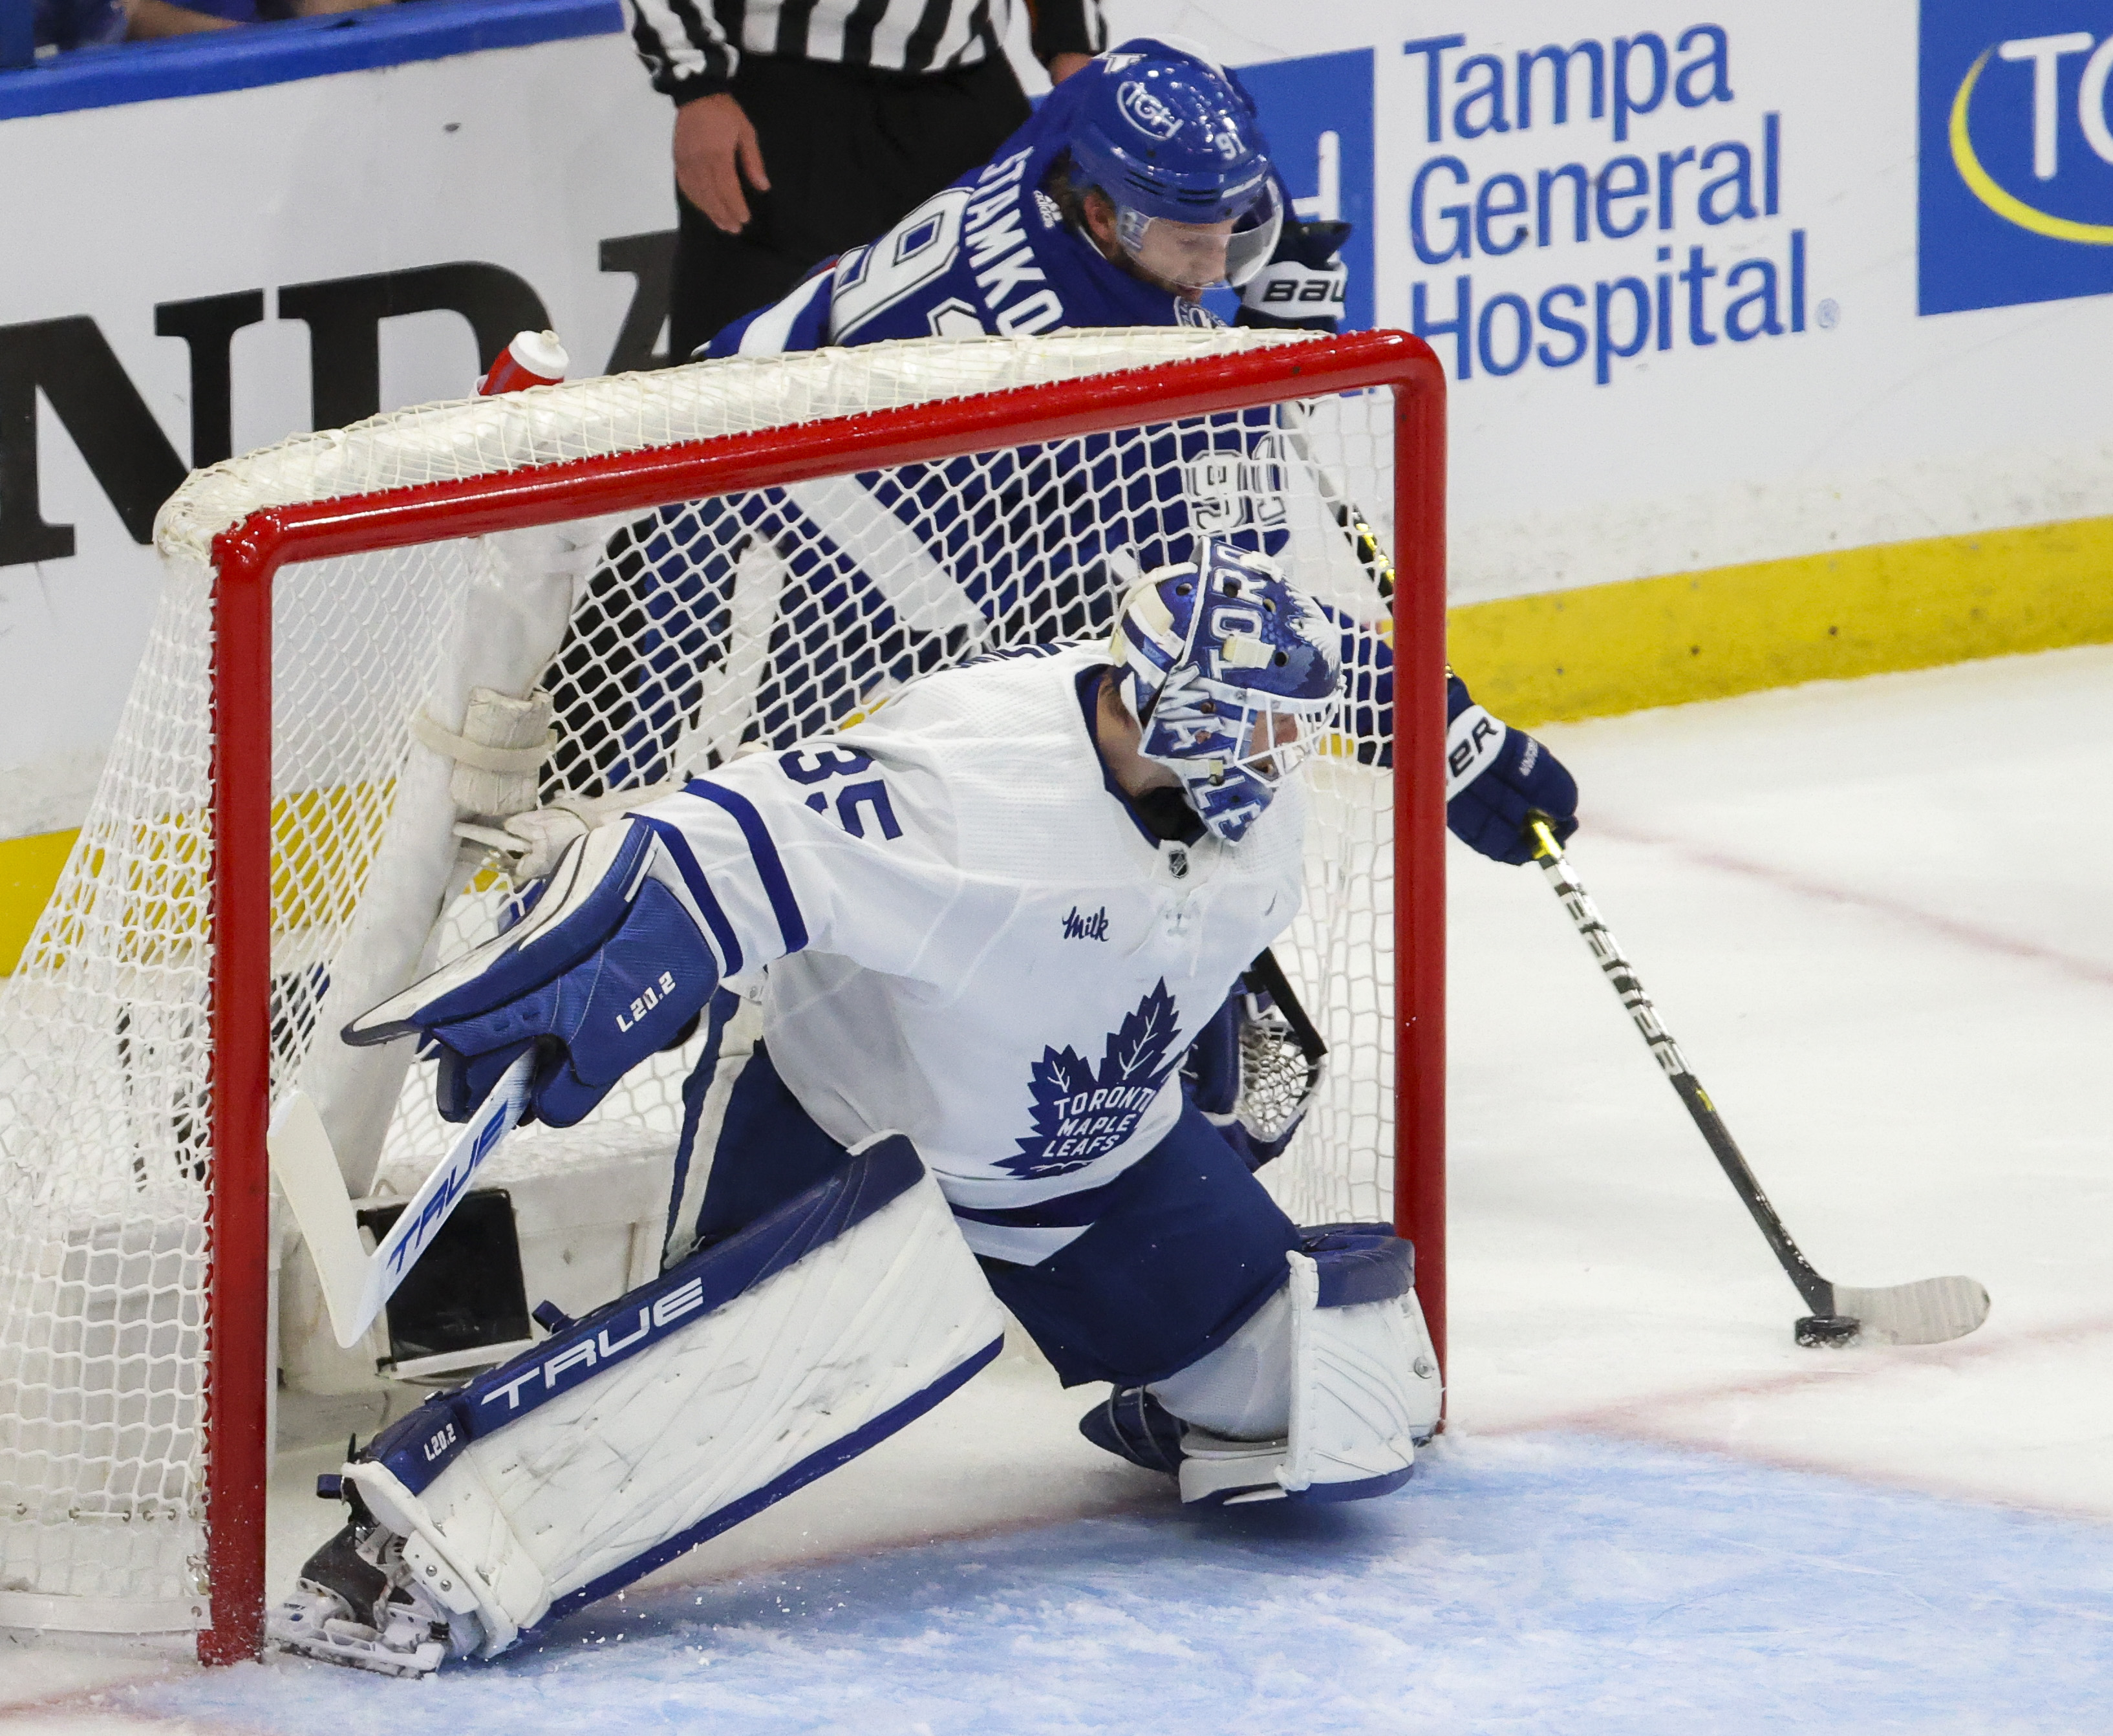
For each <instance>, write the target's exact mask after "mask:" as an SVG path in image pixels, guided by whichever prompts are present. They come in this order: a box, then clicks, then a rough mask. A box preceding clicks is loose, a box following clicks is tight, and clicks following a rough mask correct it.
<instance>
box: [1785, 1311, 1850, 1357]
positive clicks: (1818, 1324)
mask: <svg viewBox="0 0 2113 1736" xmlns="http://www.w3.org/2000/svg"><path fill="white" fill-rule="evenodd" d="M1863 1330H1864V1323H1863V1322H1862V1321H1860V1320H1859V1319H1858V1318H1856V1317H1855V1315H1854V1314H1807V1315H1806V1316H1805V1318H1803V1319H1802V1320H1800V1321H1799V1322H1798V1323H1797V1327H1796V1332H1797V1341H1798V1342H1799V1343H1800V1344H1801V1345H1805V1346H1806V1347H1807V1348H1808V1349H1810V1347H1811V1346H1813V1345H1837V1346H1838V1345H1851V1344H1854V1343H1855V1341H1856V1337H1857V1335H1858V1334H1859V1333H1860V1332H1862V1331H1863Z"/></svg>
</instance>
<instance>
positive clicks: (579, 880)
mask: <svg viewBox="0 0 2113 1736" xmlns="http://www.w3.org/2000/svg"><path fill="white" fill-rule="evenodd" d="M719 975H720V970H719V958H718V956H717V954H716V953H714V951H713V949H712V946H711V943H710V941H709V940H708V939H706V938H705V919H704V916H703V915H702V913H701V911H699V910H698V908H697V905H696V900H695V898H693V897H692V896H691V893H690V890H689V889H688V887H687V886H686V885H685V884H683V881H682V875H681V872H680V871H679V870H678V868H677V867H676V866H675V863H674V862H673V860H672V859H671V858H670V857H669V853H668V847H667V845H666V844H665V843H664V842H663V840H662V838H661V836H660V834H659V832H658V831H656V830H655V828H654V827H653V826H652V825H650V824H649V823H647V822H646V821H644V820H627V821H625V822H623V823H622V824H620V825H608V826H602V827H599V828H597V829H595V830H593V831H591V832H589V833H588V834H586V836H585V837H583V838H579V839H577V840H576V841H575V842H574V843H572V844H571V845H570V846H569V847H568V848H567V849H566V851H565V852H564V855H563V857H560V858H559V862H558V866H557V867H556V869H555V870H554V872H553V873H552V874H551V875H550V879H549V881H548V882H547V883H546V884H545V885H544V886H542V887H541V889H540V895H539V896H538V897H536V900H535V902H534V903H533V904H532V906H531V907H530V908H529V910H528V911H527V914H526V915H525V916H523V917H522V919H521V920H520V921H519V922H518V923H517V924H516V925H514V926H513V927H512V928H510V929H509V930H507V931H506V932H505V933H504V934H501V935H500V936H499V937H498V938H497V939H494V940H491V941H487V942H486V943H485V944H484V945H482V946H481V947H478V948H475V949H474V950H473V951H472V952H469V953H465V954H464V955H463V957H461V958H459V959H457V960H456V961H455V962H454V963H453V964H450V965H445V966H442V967H441V968H440V970H438V971H434V972H433V973H432V974H431V975H429V976H427V977H426V978H424V979H423V980H421V981H419V982H416V983H413V984H412V985H411V986H410V987H409V988H408V989H405V990H404V992H403V993H402V994H398V995H395V996H393V997H391V998H390V999H388V1000H386V1001H384V1002H382V1003H381V1005H380V1006H378V1007H373V1008H372V1009H371V1010H370V1011H368V1012H366V1013H364V1014H363V1015H362V1016H360V1017H358V1018H357V1019H355V1020H354V1021H353V1022H352V1023H351V1024H350V1025H349V1026H346V1027H345V1041H346V1042H348V1043H352V1044H375V1043H386V1042H390V1041H391V1040H392V1039H395V1038H397V1037H402V1036H408V1035H417V1036H418V1037H419V1038H420V1039H422V1048H421V1050H420V1053H421V1054H422V1055H424V1056H427V1057H431V1056H435V1055H437V1057H438V1058H439V1060H440V1080H439V1084H438V1087H437V1090H436V1105H437V1107H438V1108H439V1110H440V1115H441V1117H442V1118H443V1119H445V1120H447V1121H450V1122H462V1121H466V1120H468V1117H469V1116H470V1114H471V1113H472V1111H474V1110H475V1109H476V1108H477V1105H478V1104H479V1103H481V1102H482V1101H483V1100H484V1099H485V1097H486V1094H488V1093H489V1092H490V1091H491V1088H492V1087H493V1086H494V1085H496V1084H497V1083H498V1081H499V1077H500V1075H501V1074H502V1073H504V1071H506V1069H507V1068H508V1067H511V1066H512V1065H513V1062H515V1061H516V1060H518V1058H520V1057H521V1056H522V1055H523V1054H525V1053H527V1052H528V1051H530V1050H531V1049H534V1050H536V1052H537V1054H538V1059H537V1062H536V1072H535V1077H534V1079H533V1080H532V1082H531V1084H530V1086H529V1091H528V1109H527V1118H531V1119H540V1120H541V1121H544V1122H548V1123H550V1125H551V1126H555V1127H569V1126H572V1125H573V1123H574V1122H577V1121H579V1120H580V1119H582V1117H584V1116H586V1114H587V1113H588V1112H589V1111H591V1109H593V1108H594V1107H595V1105H596V1104H597V1103H600V1101H601V1100H602V1099H603V1098H604V1097H605V1096H606V1095H607V1094H608V1093H609V1088H610V1087H611V1086H612V1085H614V1084H615V1083H616V1082H617V1080H619V1079H621V1078H622V1077H623V1076H624V1074H625V1073H627V1072H628V1071H630V1069H631V1068H632V1067H636V1066H637V1064H638V1063H639V1062H641V1061H643V1060H645V1059H646V1058H647V1057H648V1056H649V1055H652V1054H654V1053H657V1052H658V1051H659V1050H661V1049H664V1048H672V1047H673V1045H675V1044H678V1043H680V1042H682V1040H683V1039H685V1038H687V1036H688V1035H689V1034H690V1032H691V1030H694V1029H695V1028H696V1021H697V1017H698V1015H699V1014H700V1013H701V1012H702V1010H703V1008H704V1006H705V1002H707V1001H708V1000H710V998H711V994H712V991H713V989H715V988H717V987H718V986H719Z"/></svg>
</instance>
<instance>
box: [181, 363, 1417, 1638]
mask: <svg viewBox="0 0 2113 1736" xmlns="http://www.w3.org/2000/svg"><path fill="white" fill-rule="evenodd" d="M705 365H710V364H705ZM1369 390H1391V391H1393V393H1394V540H1395V546H1394V550H1393V554H1394V573H1395V594H1394V604H1393V607H1394V731H1395V736H1394V955H1395V956H1394V995H1395V1008H1394V1025H1395V1030H1394V1067H1395V1078H1396V1103H1395V1110H1394V1143H1395V1149H1394V1224H1395V1228H1396V1229H1397V1230H1398V1231H1399V1232H1400V1233H1401V1234H1402V1235H1403V1236H1406V1237H1408V1239H1409V1240H1411V1241H1412V1242H1413V1243H1414V1244H1415V1245H1416V1288H1417V1296H1418V1298H1419V1300H1421V1301H1422V1304H1423V1313H1424V1318H1425V1319H1426V1322H1427V1323H1428V1324H1429V1326H1430V1329H1431V1342H1432V1344H1433V1345H1434V1346H1435V1350H1436V1352H1437V1355H1438V1357H1439V1359H1440V1365H1441V1367H1442V1366H1443V1365H1444V1359H1445V1345H1446V1337H1445V1164H1444V1142H1445V1121H1444V1113H1445V1099H1444V1067H1445V854H1444V848H1445V806H1444V780H1443V779H1442V778H1440V776H1439V775H1438V771H1439V768H1440V766H1441V765H1443V764H1444V751H1445V679H1444V667H1445V375H1444V368H1442V367H1441V366H1440V363H1439V362H1438V359H1437V358H1436V357H1435V355H1434V354H1432V353H1431V349H1430V346H1429V345H1426V344H1425V343H1424V342H1423V341H1422V340H1421V339H1420V338H1416V337H1412V336H1410V335H1409V334H1408V333H1407V332H1403V331H1364V332H1357V333H1353V334H1352V335H1350V336H1344V337H1337V338H1330V339H1323V340H1317V341H1316V342H1313V343H1311V344H1298V345H1289V346H1285V347H1283V348H1271V349H1261V350H1256V351H1250V352H1248V353H1245V354H1236V355H1227V356H1211V357H1202V358H1196V359H1186V360H1181V361H1175V362H1166V363H1158V364H1157V365H1154V366H1151V367H1146V368H1131V369H1126V370H1124V371H1123V372H1116V373H1108V374H1100V375H1094V376H1089V377H1085V378H1083V379H1078V380H1071V381H1064V382H1061V383H1059V384H1055V385H1048V386H1027V387H1018V388H1014V389H1011V390H1008V391H998V392H989V393H983V394H979V395H975V396H972V397H965V398H955V399H942V400H938V401H936V402H931V403H925V404H912V405H908V406H906V407H903V408H900V409H887V410H878V411H872V412H869V413H863V414H859V415H852V416H842V417H834V418H828V419H827V420H824V421H818V422H814V423H806V424H804V425H801V426H797V427H780V428H772V429H766V430H763V431H760V432H754V433H746V434H734V435H726V436H718V437H715V438H712V439H708V440H699V441H685V442H682V443H679V444H677V445H669V446H664V447H659V448H657V449H654V450H649V451H646V452H625V453H614V454H608V455H597V456H595V457H591V458H582V459H569V460H567V461H565V462H563V463H559V464H539V465H533V466H529V467H526V468H521V469H517V470H509V471H504V472H500V473H495V474H491V475H486V476H481V477H468V478H463V479H460V480H454V481H448V482H425V483H419V484H416V485H414V486H411V487H403V488H391V489H386V490H381V491H377V492H374V493H370V494H361V495H353V496H345V497H342V498H340V499H337V500H322V501H313V502H307V503H303V504H300V505H290V506H275V507H267V508H265V509H262V510H260V511H258V512H253V513H252V514H249V516H248V517H246V518H244V519H242V520H241V522H240V523H237V524H235V525H234V526H232V527H230V528H228V529H226V530H224V531H221V532H220V533H219V534H218V535H217V536H216V537H214V538H213V541H212V567H213V579H212V620H213V639H212V665H211V704H212V765H211V778H212V843H211V858H210V868H209V873H210V875H211V892H210V902H209V910H210V921H211V924H212V975H211V984H210V989H209V1000H208V1039H209V1043H210V1053H211V1055H212V1076H211V1080H210V1087H209V1090H210V1099H209V1121H210V1125H211V1129H212V1187H211V1190H210V1195H209V1197H208V1203H207V1218H206V1252H207V1259H208V1276H207V1280H206V1296H207V1313H206V1374H205V1430H206V1437H205V1438H206V1455H207V1458H206V1569H207V1574H208V1586H209V1596H210V1606H211V1620H210V1624H209V1625H208V1627H206V1628H204V1629H201V1630H200V1633H199V1658H200V1659H201V1660H202V1661H204V1662H207V1663H228V1662H233V1661H237V1660H239V1659H243V1658H249V1657H254V1656H258V1653H259V1651H261V1649H262V1640H263V1618H264V1594H265V1586H264V1538H265V1521H264V1514H265V1496H266V1482H267V1457H268V1451H267V1441H266V1428H267V1391H268V1387H269V1382H270V1381H271V1379H272V1368H270V1366H269V1362H270V1348H269V1347H270V1323H269V1320H268V1318H267V1315H268V1313H269V1309H268V1305H267V1299H268V1296H269V1274H268V1253H269V1233H270V1190H271V1181H270V1170H269V1164H268V1161H267V1156H266V1150H265V1131H266V1126H267V1122H268V1120H269V1118H270V1113H271V1060H270V1057H271V1030H270V1019H271V1015H270V1000H271V983H272V582H273V578H274V577H275V575H276V573H278V571H279V569H281V567H283V566H286V565H290V564H294V563H295V562H301V561H312V560H326V559H329V558H331V557H333V556H340V555H356V554H366V553H372V552H374V551H377V550H384V549H395V548H404V547H407V546H411V545H413V544H415V543H421V542H435V541H450V540H454V539H459V538H463V537H476V536H481V535H485V534H487V533H489V532H496V531H505V530H518V529H523V528H528V527H531V526H535V525H545V524H556V523H564V522H565V521H567V520H568V519H587V518H593V517H596V516H599V515H600V514H609V513H637V512H644V511H647V510H650V509H652V508H655V507H657V506H664V505H671V504H673V503H676V502H680V501H686V500H702V499H705V498H706V497H709V496H714V495H725V494H732V493H737V492H740V491H745V490H751V489H757V488H766V487H777V486H780V485H783V484H785V483H788V482H804V481H808V480H810V479H812V478H815V477H824V476H835V475H841V474H844V473H848V472H853V471H862V470H878V469H884V468H891V467H893V466H896V465H900V464H916V463H931V462H934V461H938V460H942V459H951V458H956V457H961V456H963V455H968V454H972V453H975V452H979V451H983V450H988V449H990V448H991V447H993V446H994V445H1005V446H1015V445H1026V444H1029V443H1034V442H1043V441H1056V440H1065V439H1070V438H1074V437H1076V436H1082V435H1088V434H1102V433H1115V432H1120V431H1123V430H1125V429H1130V428H1135V427H1143V426H1144V425H1146V424H1148V423H1159V422H1171V421H1176V420H1180V419H1182V418H1189V417H1197V416H1205V415H1210V414H1212V413H1222V412H1226V411H1233V410H1239V409H1248V408H1252V407H1255V406H1258V405H1262V404H1277V403H1284V402H1286V401H1289V400H1296V399H1300V398H1314V397H1324V396H1327V395H1331V394H1335V393H1341V392H1350V391H1369ZM1419 770H1420V771H1421V772H1422V775H1417V773H1418V771H1419Z"/></svg>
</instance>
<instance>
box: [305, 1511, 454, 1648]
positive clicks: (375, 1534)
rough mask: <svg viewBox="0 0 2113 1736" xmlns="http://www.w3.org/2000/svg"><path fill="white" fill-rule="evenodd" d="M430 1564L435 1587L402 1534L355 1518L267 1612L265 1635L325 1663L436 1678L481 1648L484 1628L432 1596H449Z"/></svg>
mask: <svg viewBox="0 0 2113 1736" xmlns="http://www.w3.org/2000/svg"><path fill="white" fill-rule="evenodd" d="M414 1552H415V1551H414ZM427 1566H428V1570H429V1571H430V1572H432V1573H433V1574H434V1577H435V1587H434V1588H433V1591H429V1590H428V1588H427V1587H426V1586H425V1585H423V1584H422V1583H420V1578H419V1575H418V1573H417V1572H416V1571H415V1570H414V1568H413V1563H412V1562H411V1561H410V1560H407V1559H406V1550H405V1546H404V1540H403V1539H402V1538H400V1537H396V1536H395V1534H394V1533H390V1532H389V1531H386V1530H385V1529H383V1528H381V1527H379V1526H377V1525H376V1524H374V1523H373V1522H372V1520H371V1519H360V1518H356V1519H354V1522H353V1523H352V1524H349V1525H347V1526H346V1527H345V1529H344V1530H342V1531H340V1533H338V1534H337V1535H336V1536H335V1537H332V1538H331V1540H330V1542H327V1543H326V1544H325V1545H323V1546H322V1548H321V1549H319V1550H317V1551H316V1552H315V1554H314V1555H313V1556H309V1558H308V1562H307V1564H306V1565H304V1566H303V1568H302V1569H301V1576H300V1578H299V1582H298V1583H296V1585H295V1586H294V1591H293V1593H292V1595H291V1596H290V1597H285V1598H284V1599H282V1600H281V1601H280V1603H279V1605H278V1606H277V1607H276V1609H274V1610H272V1612H271V1614H270V1615H268V1616H267V1617H266V1619H265V1624H264V1631H265V1635H266V1638H267V1639H269V1640H270V1642H272V1644H273V1645H275V1646H277V1647H280V1648H281V1650H284V1651H291V1652H295V1653H298V1654H299V1656H303V1657H312V1658H317V1659H319V1660H321V1661H322V1662H324V1663H326V1664H341V1665H345V1666H346V1667H348V1668H349V1669H354V1670H373V1671H374V1672H375V1673H376V1674H380V1675H389V1676H427V1675H431V1674H432V1673H433V1672H434V1671H435V1670H438V1669H439V1668H440V1665H442V1664H443V1663H445V1662H446V1661H447V1660H448V1658H449V1656H450V1655H451V1653H462V1652H467V1651H471V1650H472V1649H474V1647H476V1646H477V1643H478V1642H480V1641H481V1639H482V1638H483V1631H482V1629H481V1627H479V1626H478V1625H477V1620H476V1618H475V1617H474V1616H473V1615H459V1614H451V1613H450V1611H449V1610H447V1609H446V1608H445V1606H443V1605H442V1603H441V1602H440V1601H439V1598H438V1597H436V1596H435V1595H434V1594H433V1592H434V1591H437V1592H439V1593H440V1597H445V1590H444V1589H442V1588H440V1586H439V1575H438V1570H437V1569H436V1568H435V1567H434V1566H433V1564H431V1563H428V1564H427ZM465 1629H467V1631H465Z"/></svg>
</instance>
